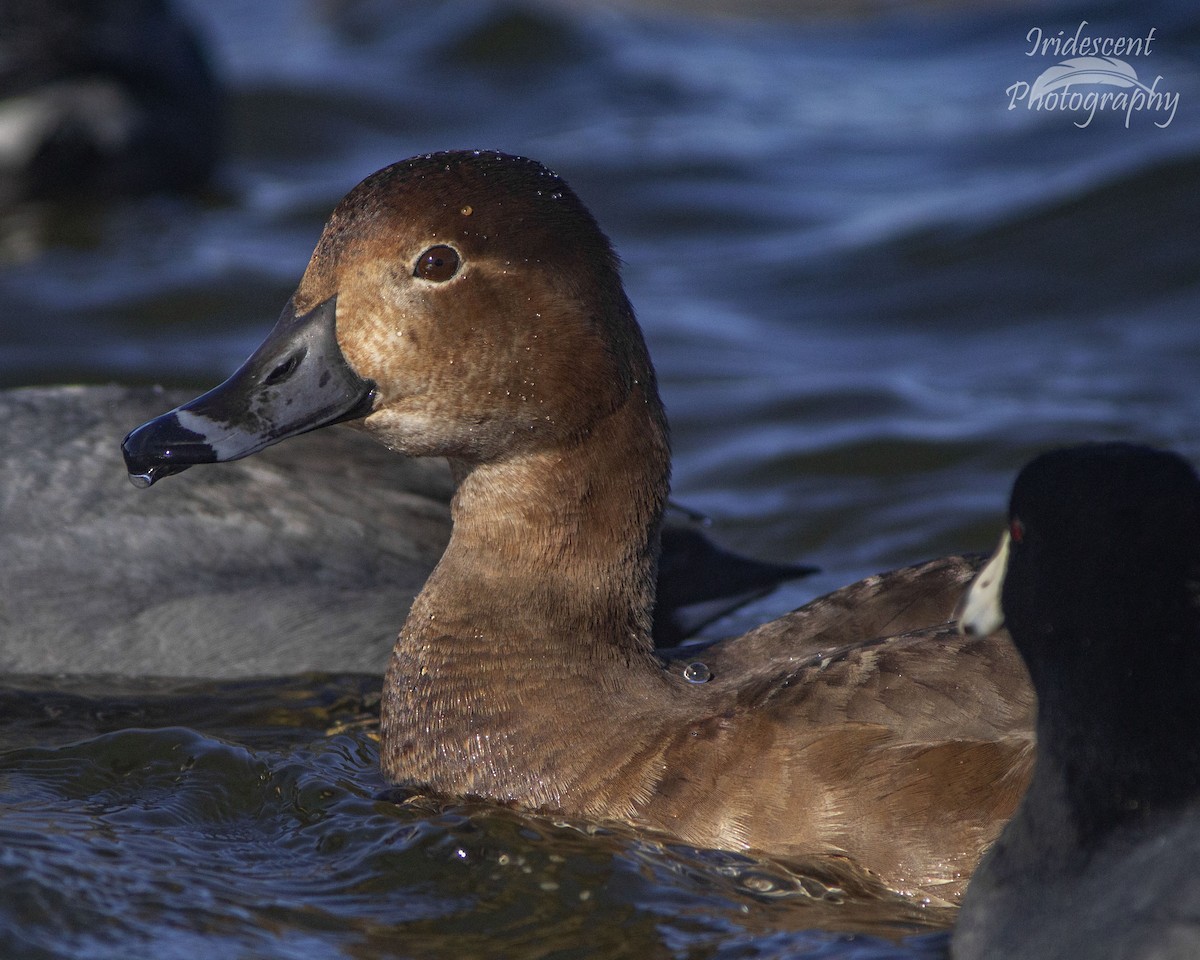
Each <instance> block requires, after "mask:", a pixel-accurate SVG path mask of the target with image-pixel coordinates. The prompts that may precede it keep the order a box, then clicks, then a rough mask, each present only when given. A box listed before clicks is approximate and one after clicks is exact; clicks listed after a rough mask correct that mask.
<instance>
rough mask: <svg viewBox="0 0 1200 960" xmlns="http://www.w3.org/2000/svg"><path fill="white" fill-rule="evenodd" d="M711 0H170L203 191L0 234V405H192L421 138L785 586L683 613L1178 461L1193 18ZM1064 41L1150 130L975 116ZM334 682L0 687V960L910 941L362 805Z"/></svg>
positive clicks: (897, 931)
mask: <svg viewBox="0 0 1200 960" xmlns="http://www.w3.org/2000/svg"><path fill="white" fill-rule="evenodd" d="M697 6H698V7H699V6H700V5H699V4H698V5H697ZM716 6H720V4H719V3H718V4H716ZM775 7H778V8H779V9H775ZM741 9H744V8H742V7H741V6H740V5H737V4H734V3H732V2H730V3H728V4H727V8H726V9H720V10H715V11H713V10H710V9H709V5H707V4H705V5H703V9H693V8H691V7H689V6H688V5H684V4H668V3H663V4H662V5H661V6H657V7H655V8H654V9H653V10H652V11H651V12H643V13H638V12H635V11H634V9H633V7H632V6H631V7H629V8H627V9H623V10H621V9H617V10H605V9H600V8H598V7H595V6H593V5H589V4H578V3H576V4H572V3H567V2H566V0H562V2H560V3H550V4H547V5H542V6H516V5H512V4H505V3H495V4H483V3H475V2H448V3H442V4H426V5H419V6H413V5H409V4H399V3H392V2H389V0H343V2H336V0H328V2H316V0H313V2H307V3H289V2H286V0H263V2H259V3H255V4H242V3H237V2H234V0H211V2H203V3H202V2H200V0H194V2H192V3H190V4H189V5H188V10H189V11H190V14H191V17H192V19H193V20H194V21H195V22H196V23H197V25H198V26H199V27H200V29H201V30H202V32H203V34H204V35H205V36H206V37H207V40H208V43H209V46H210V48H211V50H212V53H213V59H214V62H215V64H216V66H217V67H218V69H219V71H220V73H221V75H222V76H223V77H224V78H225V82H226V84H227V87H228V95H229V103H228V108H229V144H228V153H227V158H226V161H225V163H224V164H223V166H222V168H221V172H220V175H219V181H218V184H217V186H216V188H215V189H214V190H213V191H212V192H211V193H209V194H208V195H206V196H204V197H202V198H200V199H196V198H173V199H166V198H162V197H157V198H149V199H140V200H130V201H127V202H123V203H116V204H110V205H105V206H102V207H98V208H93V207H89V208H88V209H86V210H82V211H71V210H66V211H62V210H60V211H57V212H55V213H54V214H52V215H46V214H44V213H41V212H29V211H25V212H21V213H17V214H11V213H10V214H5V215H2V216H0V253H2V255H3V257H4V258H5V259H4V262H3V264H0V303H2V304H3V307H0V385H3V386H16V385H22V384H31V383H60V382H97V383H100V382H108V381H113V380H116V381H122V382H166V383H171V384H181V385H187V386H196V387H199V386H203V385H207V384H211V383H214V382H216V381H217V380H218V379H220V378H222V377H223V376H225V375H226V374H227V373H228V372H230V371H231V370H232V369H233V368H234V367H235V366H236V365H237V364H238V363H239V362H240V361H241V360H242V359H243V358H244V357H245V355H246V354H247V353H249V351H250V350H251V349H252V348H253V346H254V345H255V344H256V343H257V342H258V340H259V339H260V338H261V337H262V335H263V334H264V332H265V331H266V329H267V328H268V327H269V326H270V324H271V322H272V320H273V319H274V317H275V316H276V315H277V314H278V311H279V309H280V307H281V306H282V304H283V302H284V301H285V300H286V298H287V296H288V295H289V293H290V292H291V289H292V287H293V286H294V284H295V282H296V280H297V278H298V277H299V275H300V272H301V271H302V269H303V267H304V264H305V262H306V261H307V258H308V255H309V253H310V251H311V249H312V246H313V244H314V243H315V241H316V238H317V236H318V235H319V233H320V229H321V225H322V223H323V221H324V218H325V216H326V215H327V214H328V212H329V210H330V209H331V208H332V206H333V204H334V203H335V202H336V201H337V199H338V198H339V197H340V196H341V195H342V194H343V193H344V192H345V191H346V190H347V189H349V188H350V187H351V186H352V185H353V184H354V183H355V182H357V181H358V180H359V179H361V178H362V177H363V176H365V175H366V174H368V173H370V172H371V171H373V170H375V169H376V168H378V167H380V166H383V165H385V164H387V163H389V162H391V161H393V160H396V159H399V158H402V157H404V156H408V155H411V154H413V153H417V152H421V151H425V150H431V149H443V148H452V147H497V148H500V149H504V150H506V151H509V152H515V153H525V154H528V155H531V156H534V157H536V158H538V159H540V160H542V161H543V162H545V163H547V164H548V165H550V166H552V167H553V168H555V169H556V170H557V171H558V172H560V173H562V174H563V175H564V176H565V177H566V178H567V179H568V180H569V181H570V182H571V184H572V185H573V186H574V187H575V189H576V190H577V192H578V193H579V194H580V195H581V196H582V197H583V199H584V200H585V202H587V203H588V204H589V206H590V207H591V208H592V210H593V211H594V212H595V214H596V215H597V217H598V219H599V221H600V223H601V224H602V226H604V228H605V229H606V231H607V232H608V233H609V234H610V236H611V237H612V238H613V240H614V241H615V243H616V245H617V248H618V250H619V251H620V253H621V255H622V257H623V258H624V261H625V277H626V283H627V286H628V289H629V293H630V296H631V298H632V300H633V302H634V304H635V306H636V308H637V310H638V313H639V317H640V319H641V321H642V324H643V326H644V328H645V331H646V335H647V339H648V340H649V343H650V347H651V350H652V353H653V356H654V358H655V361H656V364H657V366H658V370H659V373H660V379H661V385H662V390H663V394H664V397H665V400H666V403H667V406H668V411H669V414H670V417H671V422H672V427H673V438H674V446H675V451H676V458H675V475H674V495H675V497H676V499H678V500H680V501H681V502H683V503H686V504H688V505H689V506H692V507H695V508H697V509H699V510H702V511H704V512H705V513H707V514H708V515H710V516H711V517H712V518H713V528H712V532H713V534H714V535H715V536H717V537H719V538H720V539H721V540H722V542H724V543H725V544H727V545H729V546H732V547H736V548H739V549H741V550H743V551H746V552H749V553H753V554H755V555H758V556H762V557H769V558H774V559H781V560H795V561H802V562H813V563H818V564H820V565H821V566H822V568H823V571H824V572H823V573H822V574H821V575H820V576H819V577H815V578H812V579H810V580H806V581H802V582H801V583H799V584H798V585H796V586H793V587H790V588H788V589H786V590H783V591H781V592H779V593H778V594H776V595H775V596H773V597H771V598H768V599H767V600H764V601H761V602H760V603H759V604H758V605H756V607H754V608H753V609H752V610H750V611H748V612H747V613H745V614H743V615H741V616H740V617H739V618H737V619H735V620H734V621H732V622H726V623H724V624H722V625H719V627H718V629H719V630H725V631H733V630H736V629H738V628H739V627H740V626H742V625H744V624H745V623H746V622H749V620H750V619H752V618H754V617H765V616H769V615H771V614H774V613H778V612H781V611H783V610H786V609H790V608H791V607H793V606H795V605H796V604H798V603H800V602H803V601H804V600H805V599H807V598H808V597H810V596H812V595H813V594H814V593H817V592H820V591H822V590H824V589H828V588H832V587H835V586H839V585H841V584H843V583H845V582H848V581H850V580H852V579H854V578H857V577H859V576H862V575H865V574H868V573H872V572H875V571H877V570H880V569H884V568H887V567H891V566H896V565H899V564H903V563H909V562H913V561H916V560H919V559H922V558H925V557H928V556H931V555H934V554H937V553H941V552H946V551H951V550H962V549H986V548H987V547H988V546H990V544H991V542H992V541H993V540H994V535H995V531H996V529H997V523H998V518H999V515H1000V511H1001V510H1002V507H1003V503H1004V498H1005V495H1006V492H1007V488H1008V485H1009V482H1010V480H1011V477H1012V475H1013V474H1014V472H1015V470H1016V469H1017V467H1018V466H1019V465H1020V464H1021V463H1022V462H1023V461H1024V460H1025V459H1027V458H1028V457H1029V456H1030V455H1031V454H1032V453H1033V452H1034V451H1036V450H1040V449H1043V448H1045V447H1048V446H1053V445H1057V444H1063V443H1071V442H1077V441H1081V440H1086V439H1103V438H1130V439H1138V440H1143V441H1146V442H1151V443H1157V444H1162V445H1167V446H1171V447H1174V448H1176V449H1178V450H1180V451H1181V452H1183V453H1184V454H1185V455H1187V456H1189V457H1190V458H1191V459H1192V460H1193V461H1197V460H1200V427H1198V426H1197V425H1198V424H1200V388H1198V386H1197V385H1198V384H1200V228H1198V226H1197V225H1198V224H1200V189H1198V184H1200V12H1198V11H1197V9H1196V7H1195V5H1194V4H1193V3H1190V2H1173V3H1172V2H1150V3H1144V4H1121V3H1112V2H1109V3H1096V4H1090V5H1089V4H1078V3H1059V2H1044V3H1031V4H1028V5H1019V4H1017V5H1014V4H998V3H997V4H988V3H972V4H954V5H945V6H943V5H936V4H931V5H928V6H921V5H913V6H905V7H903V8H901V7H897V6H893V5H890V4H889V5H883V4H880V5H874V4H865V5H856V7H855V12H847V11H843V10H840V9H838V8H837V7H836V6H834V5H832V4H830V5H823V6H822V7H821V8H819V9H818V10H816V11H809V10H806V9H804V8H803V7H801V6H800V5H794V4H778V5H774V4H767V3H764V4H762V5H756V6H755V9H754V10H753V11H752V13H753V15H740V14H739V12H738V11H739V10H741ZM1084 20H1086V21H1088V26H1087V28H1086V30H1087V33H1089V34H1090V35H1093V36H1145V35H1146V34H1147V32H1148V31H1149V30H1150V29H1151V28H1154V30H1155V38H1156V39H1155V40H1154V43H1153V47H1152V49H1153V52H1152V53H1151V55H1150V56H1143V57H1134V58H1130V59H1129V63H1130V64H1131V65H1132V66H1133V67H1134V68H1136V71H1137V74H1138V76H1139V78H1140V79H1141V80H1143V81H1145V82H1146V83H1150V82H1151V81H1153V80H1154V78H1155V77H1160V78H1161V79H1160V81H1159V89H1167V90H1170V91H1173V92H1177V93H1178V96H1179V100H1178V107H1177V110H1176V112H1175V114H1174V117H1173V119H1172V120H1171V122H1170V123H1169V124H1168V125H1166V126H1165V127H1163V128H1158V127H1156V126H1155V120H1156V119H1157V120H1158V121H1159V122H1162V120H1163V119H1164V118H1163V117H1162V116H1160V115H1151V114H1150V113H1148V112H1141V113H1134V114H1132V115H1130V116H1129V117H1128V120H1129V123H1128V126H1126V119H1127V118H1126V116H1125V115H1124V114H1115V113H1108V114H1101V115H1097V116H1096V117H1095V118H1094V119H1093V121H1092V122H1091V123H1090V124H1089V125H1088V126H1086V127H1083V128H1080V127H1078V126H1076V125H1075V124H1076V122H1078V121H1079V120H1080V119H1081V117H1080V116H1079V115H1076V114H1069V113H1064V112H1049V111H1032V110H1029V109H1026V108H1025V107H1024V106H1020V105H1019V106H1018V108H1017V109H1013V110H1009V109H1008V104H1009V95H1008V94H1006V92H1005V91H1006V89H1007V88H1009V87H1010V86H1011V85H1013V84H1015V83H1018V82H1027V83H1032V82H1033V81H1034V79H1035V78H1036V77H1037V76H1038V75H1039V74H1040V73H1042V71H1044V70H1045V69H1046V68H1048V67H1050V66H1053V65H1054V64H1055V63H1056V62H1058V59H1059V58H1055V57H1053V56H1051V57H1041V56H1037V57H1029V56H1026V52H1027V50H1028V48H1029V43H1028V42H1027V41H1026V35H1027V34H1028V33H1029V32H1030V31H1031V30H1032V29H1033V28H1035V27H1040V28H1041V29H1042V30H1043V33H1044V34H1045V35H1047V36H1053V35H1056V34H1057V31H1058V30H1063V31H1064V36H1070V35H1071V34H1073V33H1074V32H1075V31H1076V29H1077V27H1078V25H1079V24H1080V23H1081V22H1082V21H1084ZM130 426H133V424H130ZM0 436H2V434H0ZM0 442H2V441H0ZM0 562H8V561H6V560H4V559H0ZM364 682H365V681H363V680H361V679H355V678H350V679H345V678H343V679H341V680H328V681H322V682H321V683H318V684H316V692H313V690H311V689H310V688H309V687H310V685H306V684H304V683H301V682H299V681H288V682H284V681H277V682H275V683H274V684H273V683H271V682H264V683H263V684H262V685H259V686H252V687H250V688H240V687H238V688H235V687H234V686H231V685H225V686H221V685H213V686H212V687H211V688H205V689H204V690H203V691H200V692H195V691H191V692H189V691H187V690H184V691H181V690H178V689H175V688H171V689H167V690H161V691H158V690H147V689H140V688H138V687H137V685H136V684H135V685H134V686H133V687H131V688H129V689H126V690H123V691H121V692H120V696H119V698H118V699H117V700H116V701H114V700H113V698H114V697H115V696H117V695H116V694H115V693H113V691H111V690H107V689H105V688H104V687H99V688H97V687H87V686H86V684H85V685H84V687H83V689H82V690H74V689H73V688H70V684H67V683H66V682H65V681H63V682H61V683H58V684H57V685H56V683H54V682H42V681H38V682H37V683H34V682H33V681H28V682H26V681H19V682H18V681H14V692H12V693H11V694H10V695H6V700H5V704H6V710H8V711H11V712H13V715H14V716H16V717H18V718H19V719H18V720H14V721H13V723H12V725H11V727H10V729H9V732H8V733H7V734H4V735H3V741H2V742H3V750H4V752H3V753H2V754H0V834H2V842H0V863H2V864H3V869H2V870H0V875H3V877H4V879H3V881H2V883H3V885H4V895H3V896H2V897H0V946H3V947H4V950H3V952H4V953H6V954H8V955H25V956H70V957H84V956H88V957H109V956H112V957H116V956H131V955H132V956H137V955H150V954H154V955H155V956H158V957H170V956H176V955H179V956H183V955H189V956H190V955H195V954H197V953H199V954H202V955H205V954H208V955H222V956H256V957H257V956H272V957H290V956H306V957H309V956H355V957H359V956H362V957H366V956H372V957H373V956H414V957H440V956H454V957H455V958H461V957H468V956H481V957H483V956H488V957H494V956H514V957H576V956H577V957H610V956H611V957H617V956H639V957H656V956H663V957H721V958H726V957H727V958H734V957H777V956H778V957H783V956H789V957H813V958H816V957H822V958H824V957H847V958H853V960H867V958H881V957H890V958H916V957H919V956H927V955H932V956H936V955H938V953H939V951H941V950H942V948H943V946H944V942H943V940H942V939H941V938H939V937H937V936H934V937H933V938H932V939H929V938H924V939H918V940H916V941H903V942H899V943H897V942H894V941H895V938H897V937H900V936H902V935H903V933H904V932H905V931H915V930H917V929H918V928H917V927H912V926H906V925H905V923H904V922H897V921H896V920H895V918H894V917H888V916H883V915H880V916H874V917H872V916H865V915H864V916H860V915H856V914H854V913H853V912H852V911H849V910H847V911H843V912H842V913H841V914H839V913H838V912H837V911H836V910H834V911H833V912H832V913H830V910H829V907H828V905H827V904H818V905H817V906H814V905H813V902H812V898H811V895H809V894H805V893H804V892H802V891H799V890H797V889H796V888H795V886H794V885H792V884H791V881H790V880H788V879H787V878H786V877H784V876H782V874H781V873H780V872H779V869H778V868H777V867H775V866H773V865H756V864H748V863H742V862H734V861H730V860H729V859H728V858H724V857H718V856H715V855H711V854H700V853H696V852H692V851H680V850H673V849H669V848H662V847H661V846H658V845H655V844H654V843H652V842H650V841H647V840H645V839H644V838H637V837H632V836H631V837H625V836H617V835H613V834H602V835H594V832H592V833H589V831H587V830H586V829H584V828H583V827H581V826H580V825H556V824H550V823H545V822H541V821H537V820H531V819H528V818H522V817H519V816H517V815H516V814H512V813H508V812H503V811H490V810H488V809H487V808H475V807H448V808H434V807H433V806H430V805H429V804H428V802H427V801H420V800H416V801H414V802H413V803H412V804H408V805H403V806H400V807H397V806H396V805H394V804H391V803H387V802H384V801H380V800H378V799H376V794H377V793H378V792H379V791H380V790H382V789H383V787H384V785H383V784H382V782H381V781H380V780H379V777H378V774H377V773H376V772H375V757H374V745H373V741H372V740H371V738H370V736H369V732H367V731H363V730H358V729H352V730H350V731H348V732H345V733H340V734H337V735H335V736H332V737H330V736H327V735H326V730H327V729H328V727H329V726H330V725H331V724H332V722H333V720H330V717H333V718H334V720H336V715H337V713H338V709H341V708H337V709H334V708H332V707H331V706H330V705H331V704H336V703H337V701H338V698H339V697H342V698H349V699H350V700H351V701H353V700H354V698H355V697H357V696H359V695H360V694H362V693H363V691H362V690H361V689H360V687H361V685H362V684H363V683H364ZM368 692H369V691H368ZM56 698H57V699H56ZM297 704H298V705H299V706H296V710H299V714H297V713H296V711H295V710H293V709H292V707H293V706H295V705H297ZM202 705H205V706H202ZM305 710H308V711H309V712H308V713H305V712H304V711H305ZM326 713H329V714H330V716H326ZM297 716H300V717H301V718H302V719H297ZM327 721H328V722H327ZM164 727H165V728H167V729H160V728H164ZM759 871H762V872H763V876H760V875H759ZM764 877H765V879H764ZM747 878H749V879H747ZM831 917H832V919H831ZM839 924H841V926H840V927H839ZM818 928H819V929H818ZM821 930H823V931H824V932H820V931H821ZM831 931H832V932H831ZM859 931H865V932H859ZM876 934H879V935H882V936H885V937H886V938H885V939H881V940H876V939H872V937H873V936H874V935H876Z"/></svg>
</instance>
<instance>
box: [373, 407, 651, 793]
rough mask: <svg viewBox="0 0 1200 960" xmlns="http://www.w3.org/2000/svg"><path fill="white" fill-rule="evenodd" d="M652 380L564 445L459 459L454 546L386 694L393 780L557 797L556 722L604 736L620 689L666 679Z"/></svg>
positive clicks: (397, 654) (409, 627) (405, 638)
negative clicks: (656, 628) (658, 631)
mask: <svg viewBox="0 0 1200 960" xmlns="http://www.w3.org/2000/svg"><path fill="white" fill-rule="evenodd" d="M647 389H648V393H649V396H647V394H646V393H643V392H642V389H641V388H640V387H635V388H634V389H633V391H632V392H631V393H630V394H629V395H628V397H627V398H626V400H625V402H624V403H623V404H621V405H620V406H619V407H618V408H617V409H616V410H615V411H613V412H612V413H610V414H609V415H607V416H605V417H603V418H601V419H600V420H598V421H597V422H595V423H593V424H592V425H591V427H590V428H589V429H587V430H586V431H584V432H582V433H580V434H579V435H578V436H577V437H575V438H574V441H573V442H572V443H571V444H570V445H566V446H562V447H557V448H555V449H553V450H538V451H533V452H526V453H523V454H520V455H517V456H512V457H509V458H507V459H505V460H503V461H500V462H489V463H484V464H478V465H470V466H465V465H462V464H456V465H455V472H456V474H457V475H458V488H457V491H456V493H455V496H454V500H453V502H452V505H451V510H452V515H453V520H454V528H453V532H452V534H451V538H450V543H449V545H448V546H447V548H446V552H445V554H444V555H443V557H442V559H441V561H440V563H439V564H438V566H437V568H436V569H435V570H434V572H433V573H432V574H431V575H430V578H429V580H428V582H427V583H426V585H425V588H424V590H423V591H422V592H421V594H420V595H419V596H418V597H417V599H416V601H415V602H414V604H413V607H412V610H411V612H410V614H409V617H408V621H407V622H406V623H405V626H404V629H403V631H402V632H401V634H400V638H399V640H398V642H397V644H396V648H395V651H394V653H393V656H392V661H391V665H390V668H389V675H388V679H387V685H386V688H385V698H384V704H383V724H384V728H383V737H384V744H383V763H384V772H385V773H386V774H388V775H389V776H390V777H391V778H392V779H393V780H397V781H415V782H418V783H422V784H427V785H429V786H432V787H433V788H434V789H438V790H441V791H444V792H447V793H477V794H482V795H486V796H493V797H497V798H500V799H506V798H507V799H513V800H517V801H519V802H522V803H525V804H531V805H542V806H556V805H559V804H558V798H557V794H556V791H558V790H560V788H561V785H556V784H554V783H553V782H550V781H553V780H554V779H555V776H556V774H555V771H554V770H553V769H547V764H548V763H550V762H551V759H552V757H551V755H552V754H554V753H556V752H561V751H559V744H560V742H561V738H560V737H559V733H560V731H561V730H562V727H563V726H564V725H569V726H577V725H579V724H580V723H587V724H591V725H593V729H592V730H591V731H590V732H589V733H588V734H587V738H589V739H590V738H593V737H596V738H600V739H603V737H604V733H603V730H602V729H596V728H595V727H596V726H598V727H600V728H603V726H604V724H605V723H606V722H609V721H610V720H611V721H612V722H616V718H614V717H612V711H611V709H610V708H611V707H612V706H613V703H612V701H613V698H615V697H616V696H617V695H618V694H619V695H620V696H621V697H622V698H625V697H629V696H633V697H634V698H636V697H637V696H638V693H639V689H640V688H644V687H646V686H649V685H654V684H656V683H661V682H662V681H661V679H660V678H659V677H658V676H657V674H658V673H659V671H658V669H657V667H656V661H655V660H654V659H653V655H652V642H651V639H650V617H651V612H652V607H653V602H654V585H655V574H656V566H657V551H658V533H659V523H660V520H661V516H662V511H663V508H664V506H665V501H666V496H667V485H668V473H669V463H670V459H669V452H668V447H667V439H666V428H665V421H664V419H663V416H662V410H661V406H660V405H659V402H658V398H657V395H656V394H655V393H654V391H653V388H652V386H650V387H649V388H647ZM606 701H607V702H606ZM531 777H532V778H533V780H537V779H541V780H542V781H545V782H543V783H541V784H538V783H535V782H533V780H531ZM562 777H563V778H568V777H569V772H567V773H563V774H562ZM539 790H542V791H543V793H541V794H539V793H538V791H539Z"/></svg>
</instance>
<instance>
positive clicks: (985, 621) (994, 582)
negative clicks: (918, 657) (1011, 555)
mask: <svg viewBox="0 0 1200 960" xmlns="http://www.w3.org/2000/svg"><path fill="white" fill-rule="evenodd" d="M1011 543H1012V540H1011V538H1010V537H1009V535H1008V533H1007V531H1006V532H1005V534H1004V536H1003V537H1001V538H1000V546H999V547H997V548H996V552H995V553H994V554H992V558H991V559H990V560H988V562H987V563H986V564H984V567H983V569H982V570H980V571H979V573H978V574H977V575H976V577H975V579H974V580H972V581H971V586H970V587H968V588H967V592H966V593H965V594H963V598H962V599H961V600H960V601H959V602H958V606H957V607H956V608H955V610H954V618H955V620H957V621H958V632H959V633H964V634H967V635H968V636H976V637H983V636H987V634H989V633H994V632H995V631H997V630H999V629H1000V628H1001V627H1002V626H1004V608H1003V607H1002V606H1001V602H1000V601H1001V594H1002V593H1003V592H1004V575H1005V574H1006V573H1007V572H1008V551H1009V546H1010V545H1011Z"/></svg>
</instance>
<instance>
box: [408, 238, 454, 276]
mask: <svg viewBox="0 0 1200 960" xmlns="http://www.w3.org/2000/svg"><path fill="white" fill-rule="evenodd" d="M461 263H462V260H461V259H460V258H459V256H458V251H457V250H455V249H454V248H453V247H448V246H446V245H445V244H438V245H437V246H436V247H430V248H429V249H428V250H426V251H425V252H424V253H423V254H421V255H420V256H419V257H417V265H416V267H415V269H414V270H413V276H414V277H420V278H421V279H423V280H432V281H433V282H434V283H445V282H446V281H447V280H449V279H450V278H451V277H453V276H454V275H455V274H456V273H458V268H459V265H460V264H461Z"/></svg>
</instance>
